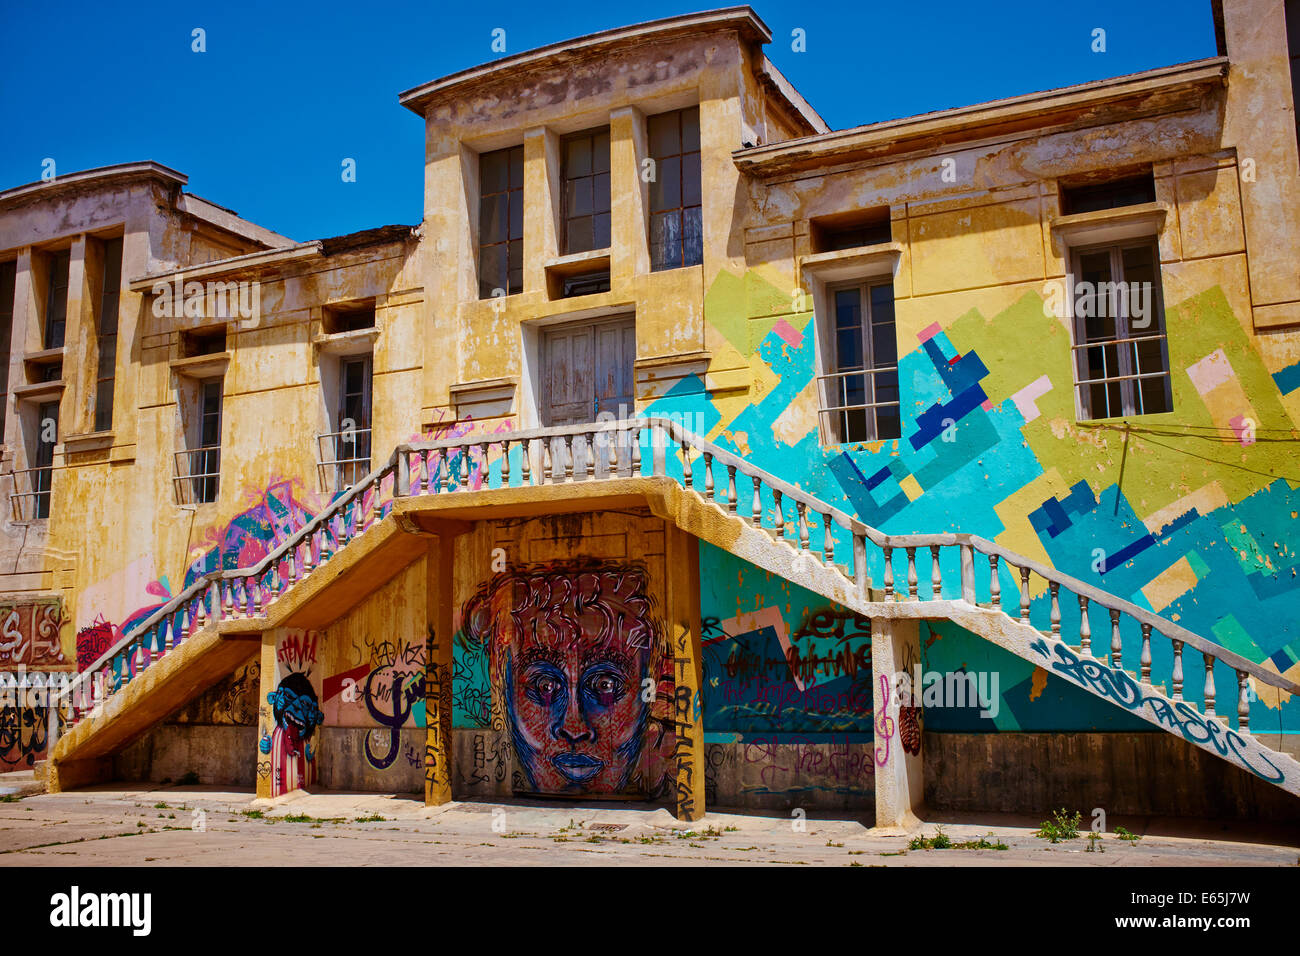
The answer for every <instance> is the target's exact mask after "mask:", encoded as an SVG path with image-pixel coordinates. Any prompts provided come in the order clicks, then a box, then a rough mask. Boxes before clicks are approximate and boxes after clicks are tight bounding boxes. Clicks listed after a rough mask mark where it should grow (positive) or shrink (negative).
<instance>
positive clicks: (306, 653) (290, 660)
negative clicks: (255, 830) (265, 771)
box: [259, 630, 325, 797]
mask: <svg viewBox="0 0 1300 956" xmlns="http://www.w3.org/2000/svg"><path fill="white" fill-rule="evenodd" d="M320 650H321V640H320V634H319V633H318V632H316V631H301V630H284V631H281V632H279V633H278V634H277V635H276V642H275V690H273V691H272V692H271V693H270V694H268V695H267V698H266V703H267V705H268V706H269V707H270V710H271V730H270V732H269V733H265V732H264V734H263V736H262V739H261V742H260V745H259V746H260V748H261V751H262V753H263V754H266V755H268V756H269V757H270V774H271V796H273V797H278V796H280V795H281V794H284V793H288V792H289V791H290V790H295V789H299V788H302V787H309V786H311V785H312V784H314V783H315V782H316V776H317V768H316V749H317V746H318V738H317V733H316V732H317V730H318V729H319V727H320V725H321V723H322V721H323V720H324V719H325V715H324V713H323V712H322V711H321V708H320V696H321V692H320V685H321V667H320Z"/></svg>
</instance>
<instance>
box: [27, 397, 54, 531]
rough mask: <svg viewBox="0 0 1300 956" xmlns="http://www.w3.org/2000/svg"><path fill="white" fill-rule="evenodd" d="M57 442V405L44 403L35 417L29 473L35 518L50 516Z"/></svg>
mask: <svg viewBox="0 0 1300 956" xmlns="http://www.w3.org/2000/svg"><path fill="white" fill-rule="evenodd" d="M58 441H59V403H58V402H44V403H42V404H41V406H40V408H39V409H38V411H37V417H36V455H35V462H34V464H33V467H32V472H31V484H32V505H33V514H32V516H33V517H35V518H48V517H49V516H50V488H51V486H52V485H53V481H52V479H53V476H54V446H55V445H56V444H58Z"/></svg>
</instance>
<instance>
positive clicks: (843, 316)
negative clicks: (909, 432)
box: [819, 280, 902, 444]
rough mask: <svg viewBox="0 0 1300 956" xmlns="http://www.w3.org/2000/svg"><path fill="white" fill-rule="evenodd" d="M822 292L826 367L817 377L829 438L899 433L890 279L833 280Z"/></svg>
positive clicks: (838, 439)
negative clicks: (826, 303) (827, 313)
mask: <svg viewBox="0 0 1300 956" xmlns="http://www.w3.org/2000/svg"><path fill="white" fill-rule="evenodd" d="M828 294H829V300H830V310H831V327H830V332H831V342H830V343H829V349H828V351H829V356H828V357H829V358H830V363H829V365H830V368H831V371H830V372H829V373H827V374H825V375H821V376H819V378H820V379H821V380H822V395H823V403H824V406H825V407H823V408H822V410H821V414H822V418H823V424H824V425H825V430H826V434H827V437H828V439H829V441H830V443H832V444H842V443H845V442H857V441H879V440H882V439H886V438H900V437H902V421H901V418H900V411H899V397H898V341H897V338H896V336H895V330H894V284H893V282H891V281H889V280H885V281H863V282H854V283H852V284H845V285H835V286H831V287H830V288H829V289H828Z"/></svg>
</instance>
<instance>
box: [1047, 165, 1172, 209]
mask: <svg viewBox="0 0 1300 956" xmlns="http://www.w3.org/2000/svg"><path fill="white" fill-rule="evenodd" d="M1155 201H1156V183H1155V179H1154V178H1153V177H1152V175H1151V173H1150V172H1146V173H1144V174H1142V175H1140V176H1127V177H1125V178H1123V179H1112V180H1109V181H1107V182H1100V183H1083V184H1080V185H1077V186H1070V185H1064V184H1063V185H1062V186H1061V212H1062V213H1063V214H1064V215H1067V216H1069V215H1074V214H1075V213H1080V212H1097V211H1098V210H1101V209H1118V208H1119V207H1121V206H1137V205H1140V204H1142V203H1148V202H1155Z"/></svg>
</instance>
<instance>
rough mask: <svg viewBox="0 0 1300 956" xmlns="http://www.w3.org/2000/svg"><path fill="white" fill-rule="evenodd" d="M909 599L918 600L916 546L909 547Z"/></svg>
mask: <svg viewBox="0 0 1300 956" xmlns="http://www.w3.org/2000/svg"><path fill="white" fill-rule="evenodd" d="M907 599H908V600H909V601H915V600H916V548H908V549H907Z"/></svg>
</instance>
